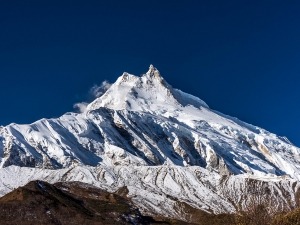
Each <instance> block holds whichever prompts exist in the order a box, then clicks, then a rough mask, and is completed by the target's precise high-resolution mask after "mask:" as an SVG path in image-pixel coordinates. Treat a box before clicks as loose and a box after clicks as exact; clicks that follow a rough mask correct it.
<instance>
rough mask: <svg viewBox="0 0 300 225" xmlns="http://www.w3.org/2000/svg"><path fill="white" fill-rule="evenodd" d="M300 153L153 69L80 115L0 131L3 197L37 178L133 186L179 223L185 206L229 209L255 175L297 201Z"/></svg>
mask: <svg viewBox="0 0 300 225" xmlns="http://www.w3.org/2000/svg"><path fill="white" fill-rule="evenodd" d="M299 153H300V149H299V148H297V147H296V146H294V145H293V144H291V143H290V142H289V141H288V140H287V139H286V138H283V137H279V136H277V135H275V134H272V133H270V132H268V131H266V130H264V129H261V128H259V127H256V126H252V125H250V124H247V123H244V122H242V121H240V120H238V119H236V118H232V117H229V116H226V115H223V114H221V113H219V112H216V111H214V110H212V109H210V108H209V106H208V105H207V104H206V103H205V102H204V101H202V100H201V99H199V98H197V97H194V96H192V95H189V94H187V93H184V92H182V91H180V90H177V89H175V88H173V87H172V86H171V85H169V84H168V83H167V82H166V81H165V80H164V79H163V77H162V76H161V75H160V73H159V71H158V70H157V69H156V68H154V67H153V66H150V68H149V71H148V72H147V73H146V74H144V75H142V76H141V77H139V76H135V75H131V74H128V73H124V74H123V75H122V76H121V77H119V78H118V79H117V81H116V82H115V83H114V84H113V85H112V86H111V87H110V88H109V89H108V90H107V91H106V92H105V93H104V94H103V95H102V96H101V97H99V98H97V99H96V100H95V101H93V102H92V103H90V104H89V105H88V107H87V109H86V111H85V112H83V113H79V114H77V113H67V114H65V115H63V116H61V117H60V118H57V119H42V120H39V121H37V122H35V123H33V124H29V125H18V124H11V125H8V126H6V127H0V167H1V168H2V169H0V177H2V178H1V181H0V193H2V194H5V193H7V192H9V191H10V190H11V189H12V188H15V187H17V186H20V185H24V184H25V183H27V182H29V181H30V180H34V179H42V180H45V181H48V182H57V181H62V180H64V181H82V182H86V183H90V184H93V185H95V186H98V187H101V188H104V189H106V190H110V191H115V190H117V189H118V188H120V187H122V186H126V187H127V188H128V190H129V194H128V195H129V196H130V197H132V198H133V201H134V202H136V204H137V205H139V206H140V207H142V208H143V209H144V211H146V212H147V211H148V212H150V213H160V212H161V211H162V210H164V211H165V212H167V213H168V214H169V215H170V216H174V217H176V216H179V214H182V211H181V210H180V205H179V204H178V203H179V202H185V203H188V204H189V205H191V206H193V207H195V208H201V209H203V210H205V211H208V212H232V211H234V210H236V207H237V205H238V204H240V203H241V202H243V200H244V199H245V196H246V194H247V183H248V182H249V180H250V179H251V180H252V179H254V180H256V181H257V182H258V183H260V184H263V185H267V186H268V187H269V189H270V190H271V192H272V193H275V194H276V195H278V196H279V197H278V199H277V200H278V204H289V205H293V204H296V193H297V191H298V189H299V183H298V181H299V179H300V156H299ZM28 167H29V168H28ZM243 190H244V191H243ZM283 192H284V194H282V195H280V193H283Z"/></svg>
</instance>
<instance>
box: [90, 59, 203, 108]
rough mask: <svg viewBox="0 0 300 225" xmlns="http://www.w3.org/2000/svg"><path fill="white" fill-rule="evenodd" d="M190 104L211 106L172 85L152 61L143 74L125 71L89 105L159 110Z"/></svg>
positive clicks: (94, 106) (91, 106)
mask: <svg viewBox="0 0 300 225" xmlns="http://www.w3.org/2000/svg"><path fill="white" fill-rule="evenodd" d="M187 105H193V106H195V107H197V108H199V107H201V106H202V107H208V106H207V104H206V103H205V102H204V101H202V100H201V99H199V98H197V97H195V96H192V95H189V94H186V93H184V92H182V91H180V90H177V89H174V88H172V86H171V85H169V84H168V83H167V82H166V81H165V80H164V78H163V77H162V76H161V75H160V72H159V71H158V69H156V68H155V67H154V66H153V65H150V67H149V70H148V72H146V73H145V74H143V75H142V76H141V77H138V76H135V75H132V74H129V73H126V72H125V73H123V75H122V76H120V77H119V78H118V79H117V81H116V82H115V83H114V84H113V85H112V86H111V87H110V88H109V89H108V90H107V92H106V93H105V94H104V95H103V96H101V97H100V98H98V99H96V100H95V101H94V102H92V103H91V104H90V105H89V106H88V108H87V109H88V110H95V109H97V108H100V107H106V108H111V109H117V110H122V109H127V110H132V111H152V112H155V111H157V110H158V109H167V110H172V109H177V108H178V107H184V106H187Z"/></svg>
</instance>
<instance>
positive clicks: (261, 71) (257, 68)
mask: <svg viewBox="0 0 300 225" xmlns="http://www.w3.org/2000/svg"><path fill="white" fill-rule="evenodd" d="M299 12H300V2H299V1H276V0H272V1H271V0H269V1H263V0H259V1H258V0H257V1H255V0H249V1H243V0H237V1H224V0H220V1H213V0H207V1H200V0H184V1H183V0H178V1H175V0H170V1H169V0H159V1H158V0H157V1H156V0H152V1H150V0H139V1H138V0H135V1H133V0H126V1H125V0H119V1H115V0H107V1H103V0H97V1H89V0H84V1H76V0H72V1H71V0H70V1H66V0H59V1H55V0H51V1H47V0H42V1H41V0H36V1H30V0H27V1H23V0H22V1H16V0H9V1H0V102H1V108H0V124H1V125H6V124H9V123H12V122H15V123H31V122H34V121H35V120H37V119H40V118H43V117H46V118H50V117H57V116H60V115H61V114H63V113H65V112H67V111H72V110H73V104H74V103H76V102H80V101H85V100H87V99H88V98H89V97H88V91H89V89H90V88H91V87H92V86H93V85H94V84H100V83H101V82H102V81H103V80H108V81H110V82H114V81H115V80H116V78H117V77H118V76H119V75H121V73H122V72H123V71H127V72H129V73H133V74H136V75H139V74H141V73H143V72H146V71H147V69H148V66H149V64H154V66H156V67H157V68H158V69H159V70H160V71H161V73H162V76H163V77H164V78H165V79H166V80H167V81H168V82H169V83H170V84H171V85H172V86H173V87H176V88H179V89H181V90H183V91H185V92H188V93H191V94H193V95H196V96H198V97H200V98H201V99H203V100H204V101H205V102H206V103H207V104H208V105H209V106H210V107H211V108H213V109H216V110H218V111H221V112H223V113H225V114H228V115H231V116H235V117H238V118H240V119H241V120H243V121H246V122H248V123H251V124H254V125H258V126H260V127H263V128H265V129H267V130H269V131H271V132H274V133H277V134H279V135H281V136H287V137H288V138H289V139H290V140H291V141H292V142H294V143H295V144H296V145H298V146H300V118H299V115H300V107H299V99H300V91H299V85H300V14H299Z"/></svg>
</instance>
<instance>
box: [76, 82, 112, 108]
mask: <svg viewBox="0 0 300 225" xmlns="http://www.w3.org/2000/svg"><path fill="white" fill-rule="evenodd" d="M110 86H111V83H109V82H108V81H107V80H105V81H103V82H102V83H101V84H100V85H97V84H95V85H94V86H93V87H91V89H90V90H89V92H88V99H89V101H88V102H77V103H75V104H74V105H73V108H74V109H75V110H76V111H77V112H80V113H82V112H85V111H86V108H87V106H88V104H89V103H90V102H92V101H93V100H95V99H96V98H100V97H101V96H102V95H103V94H104V93H105V92H106V91H107V90H108V89H109V88H110Z"/></svg>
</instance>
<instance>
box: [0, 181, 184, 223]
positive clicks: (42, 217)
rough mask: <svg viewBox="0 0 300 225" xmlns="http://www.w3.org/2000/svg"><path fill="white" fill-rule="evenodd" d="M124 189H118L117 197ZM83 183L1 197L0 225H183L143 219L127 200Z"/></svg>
mask: <svg viewBox="0 0 300 225" xmlns="http://www.w3.org/2000/svg"><path fill="white" fill-rule="evenodd" d="M124 191H126V190H123V191H122V190H120V194H121V195H122V192H124ZM120 194H114V193H108V192H106V191H103V190H100V189H96V188H94V187H91V186H87V185H84V184H82V183H75V182H74V183H57V184H55V185H51V184H49V183H46V182H43V181H32V182H30V183H28V184H27V185H25V186H24V187H20V188H17V189H16V190H14V191H12V192H10V193H8V194H7V195H5V196H3V197H2V198H0V221H1V222H0V223H1V225H15V224H19V225H23V224H24V225H27V224H39V225H44V224H45V225H46V224H47V225H48V224H55V225H73V224H74V225H77V224H78V225H85V224H86V225H102V224H103V225H109V224H114V225H116V224H145V225H146V224H149V225H150V224H186V223H185V222H183V221H173V220H169V219H167V218H160V219H159V220H157V219H156V220H155V219H154V218H152V217H149V216H143V215H142V214H141V213H140V211H139V210H138V209H137V208H136V207H134V206H133V204H132V203H131V201H130V199H128V198H126V197H122V196H121V195H120Z"/></svg>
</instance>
